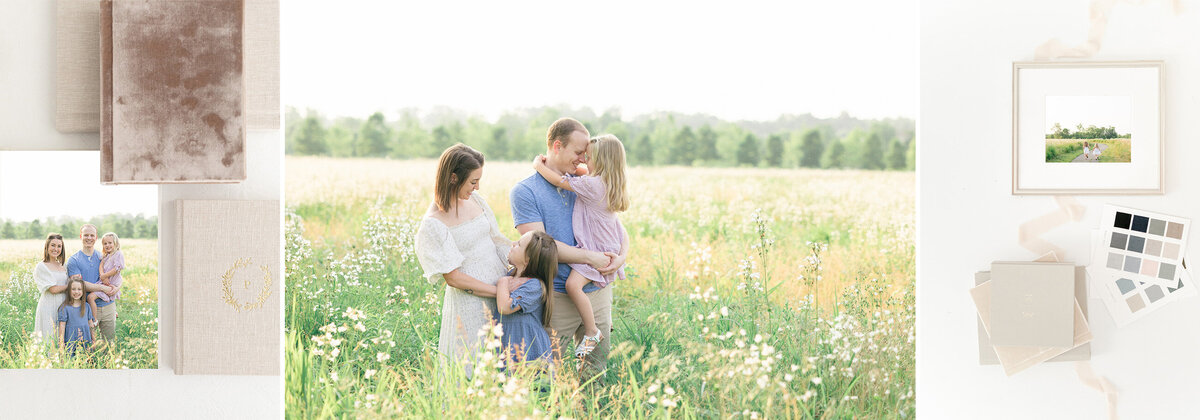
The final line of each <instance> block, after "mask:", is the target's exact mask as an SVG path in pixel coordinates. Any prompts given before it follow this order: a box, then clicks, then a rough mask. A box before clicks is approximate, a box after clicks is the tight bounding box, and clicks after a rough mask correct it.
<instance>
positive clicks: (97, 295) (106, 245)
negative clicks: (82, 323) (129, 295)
mask: <svg viewBox="0 0 1200 420" xmlns="http://www.w3.org/2000/svg"><path fill="white" fill-rule="evenodd" d="M100 241H101V244H102V246H103V251H104V257H103V258H102V259H101V260H100V283H103V284H104V285H105V286H109V287H111V288H112V290H113V292H112V294H109V293H104V292H100V291H95V292H92V293H89V294H88V298H87V301H88V306H91V307H92V313H97V312H96V299H101V300H103V301H105V302H108V301H111V300H113V299H116V298H118V297H120V296H121V270H124V269H125V255H124V254H122V253H121V239H120V238H117V234H116V233H113V232H108V233H105V234H104V236H103V237H101V238H100Z"/></svg>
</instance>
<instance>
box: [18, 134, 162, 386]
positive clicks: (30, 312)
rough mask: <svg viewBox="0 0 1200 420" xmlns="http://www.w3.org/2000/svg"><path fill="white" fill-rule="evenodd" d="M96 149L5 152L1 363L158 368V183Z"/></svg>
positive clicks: (85, 367) (108, 367)
mask: <svg viewBox="0 0 1200 420" xmlns="http://www.w3.org/2000/svg"><path fill="white" fill-rule="evenodd" d="M98 161H99V159H98V156H97V154H96V153H95V152H0V279H2V280H4V281H6V282H7V284H6V287H4V288H2V289H0V294H2V295H3V298H2V299H0V301H2V303H0V368H2V369H23V368H69V369H93V368H94V369H157V368H158V216H157V204H158V193H157V189H156V188H154V187H152V186H102V185H100V183H99V182H96V181H95V180H94V178H95V174H97V173H99V166H98Z"/></svg>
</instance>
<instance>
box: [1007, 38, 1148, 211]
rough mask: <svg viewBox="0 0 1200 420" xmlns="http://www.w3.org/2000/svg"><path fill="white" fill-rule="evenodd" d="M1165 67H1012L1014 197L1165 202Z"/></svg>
mask: <svg viewBox="0 0 1200 420" xmlns="http://www.w3.org/2000/svg"><path fill="white" fill-rule="evenodd" d="M1165 103H1166V102H1165V95H1164V90H1163V62H1162V61H1104V62H1076V63H1048V62H1015V63H1013V180H1012V193H1013V194H1014V195H1024V194H1162V193H1163V191H1164V186H1163V178H1164V175H1165V171H1166V168H1165V166H1164V163H1163V156H1164V146H1165V143H1166V142H1165V139H1166V134H1165V130H1164V128H1165V123H1164V115H1165V112H1164V105H1165Z"/></svg>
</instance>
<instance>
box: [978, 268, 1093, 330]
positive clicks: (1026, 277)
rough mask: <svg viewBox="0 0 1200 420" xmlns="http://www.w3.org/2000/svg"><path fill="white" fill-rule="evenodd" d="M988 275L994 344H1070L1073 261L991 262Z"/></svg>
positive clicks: (1073, 301)
mask: <svg viewBox="0 0 1200 420" xmlns="http://www.w3.org/2000/svg"><path fill="white" fill-rule="evenodd" d="M991 276H992V309H991V318H992V326H991V328H990V329H989V331H990V337H991V339H992V344H993V345H997V346H1041V347H1069V346H1070V345H1071V343H1072V336H1073V334H1072V332H1073V331H1074V330H1073V322H1072V312H1073V310H1074V306H1075V265H1074V264H1071V263H1046V262H994V263H992V271H991Z"/></svg>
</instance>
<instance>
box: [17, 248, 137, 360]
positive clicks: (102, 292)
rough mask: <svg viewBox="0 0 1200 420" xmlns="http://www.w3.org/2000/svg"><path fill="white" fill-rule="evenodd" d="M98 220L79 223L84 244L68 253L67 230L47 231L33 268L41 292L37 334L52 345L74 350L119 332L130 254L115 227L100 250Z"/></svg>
mask: <svg viewBox="0 0 1200 420" xmlns="http://www.w3.org/2000/svg"><path fill="white" fill-rule="evenodd" d="M96 233H97V230H96V226H94V225H91V224H85V225H83V227H82V228H80V229H79V239H80V241H81V242H82V247H81V248H80V250H79V251H78V252H76V253H75V254H74V255H72V256H71V257H70V258H69V259H67V258H66V247H65V244H64V243H63V236H62V235H60V234H58V233H51V234H49V235H47V236H46V243H45V245H44V247H43V251H42V262H40V263H38V264H37V267H35V268H34V270H33V278H34V283H36V284H37V287H38V290H41V292H42V298H41V300H39V301H38V306H37V313H36V314H35V315H34V321H33V322H34V332H33V334H34V339H35V340H39V341H42V342H45V343H53V346H52V348H55V349H59V350H62V351H65V352H66V353H67V354H69V355H71V356H74V355H75V354H76V353H79V352H83V351H86V350H88V349H89V348H91V347H92V343H93V342H95V341H98V339H99V337H97V335H96V329H97V328H99V330H100V335H102V336H103V339H104V341H106V342H109V343H111V342H112V341H113V340H114V339H115V338H116V328H117V325H116V324H117V308H116V305H115V303H116V301H117V300H118V299H120V297H121V270H123V269H124V268H125V257H124V255H122V254H121V240H120V239H119V238H117V234H116V233H112V232H109V233H105V234H104V236H103V237H101V238H100V240H101V250H96V249H95V245H96Z"/></svg>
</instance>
